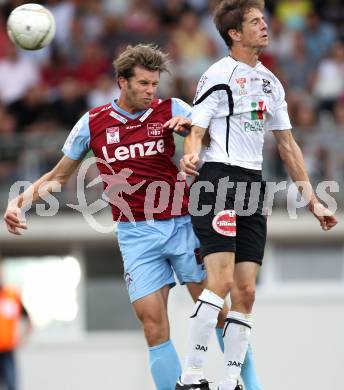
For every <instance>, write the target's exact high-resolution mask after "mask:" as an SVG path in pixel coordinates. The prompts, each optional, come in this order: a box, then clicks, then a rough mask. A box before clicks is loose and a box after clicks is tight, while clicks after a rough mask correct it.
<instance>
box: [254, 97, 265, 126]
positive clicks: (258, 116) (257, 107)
mask: <svg viewBox="0 0 344 390" xmlns="http://www.w3.org/2000/svg"><path fill="white" fill-rule="evenodd" d="M251 108H252V111H251V119H252V120H260V121H262V120H264V119H265V117H266V104H265V102H264V101H263V100H260V101H259V102H251Z"/></svg>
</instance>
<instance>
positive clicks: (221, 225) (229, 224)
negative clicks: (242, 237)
mask: <svg viewBox="0 0 344 390" xmlns="http://www.w3.org/2000/svg"><path fill="white" fill-rule="evenodd" d="M212 226H213V229H214V230H215V231H216V232H217V233H219V234H221V235H222V236H227V237H235V236H236V213H235V211H234V210H224V211H221V212H219V213H218V214H217V215H215V217H214V218H213V223H212Z"/></svg>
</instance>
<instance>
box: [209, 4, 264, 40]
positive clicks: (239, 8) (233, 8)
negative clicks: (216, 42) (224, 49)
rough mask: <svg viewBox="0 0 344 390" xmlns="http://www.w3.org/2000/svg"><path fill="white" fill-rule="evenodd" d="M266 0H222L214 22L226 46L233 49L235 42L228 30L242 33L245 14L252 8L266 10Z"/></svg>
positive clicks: (215, 11)
mask: <svg viewBox="0 0 344 390" xmlns="http://www.w3.org/2000/svg"><path fill="white" fill-rule="evenodd" d="M264 6H265V1H264V0H222V1H221V2H220V3H219V4H218V6H217V7H216V8H215V10H214V22H215V25H216V28H217V29H218V31H219V33H220V35H221V37H222V38H223V39H224V41H225V42H226V45H227V46H228V47H229V48H231V47H232V45H233V41H232V39H231V37H230V36H229V35H228V30H230V29H234V30H238V31H242V24H243V21H244V17H245V14H246V13H247V12H249V11H250V9H252V8H257V9H259V10H261V11H263V10H264Z"/></svg>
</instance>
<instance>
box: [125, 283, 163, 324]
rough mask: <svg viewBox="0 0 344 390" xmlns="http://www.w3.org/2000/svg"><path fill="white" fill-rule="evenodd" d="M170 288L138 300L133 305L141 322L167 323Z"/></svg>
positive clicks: (161, 289)
mask: <svg viewBox="0 0 344 390" xmlns="http://www.w3.org/2000/svg"><path fill="white" fill-rule="evenodd" d="M169 291H170V287H169V286H164V287H162V288H160V289H159V290H157V291H155V292H153V293H151V294H149V295H146V296H144V297H142V298H139V299H137V300H136V301H135V302H133V303H132V306H133V309H134V311H135V314H136V316H137V317H138V319H139V320H140V321H141V322H143V323H144V322H146V321H150V322H152V323H155V324H158V325H160V324H163V323H165V324H166V323H167V322H168V321H167V301H168V295H169Z"/></svg>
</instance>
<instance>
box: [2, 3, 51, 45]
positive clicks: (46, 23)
mask: <svg viewBox="0 0 344 390" xmlns="http://www.w3.org/2000/svg"><path fill="white" fill-rule="evenodd" d="M7 32H8V36H9V37H10V39H11V41H12V42H13V43H14V44H15V45H17V46H19V47H21V48H22V49H26V50H38V49H42V48H43V47H45V46H47V45H49V43H50V42H51V41H52V40H53V38H54V36H55V32H56V25H55V19H54V16H53V14H52V13H51V12H50V11H49V10H48V9H47V8H45V7H43V6H42V5H40V4H34V3H29V4H24V5H21V6H19V7H17V8H15V9H14V10H13V11H12V12H11V14H10V16H9V18H8V20H7Z"/></svg>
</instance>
